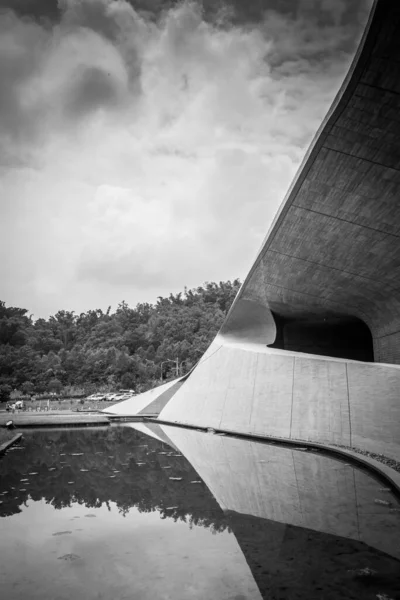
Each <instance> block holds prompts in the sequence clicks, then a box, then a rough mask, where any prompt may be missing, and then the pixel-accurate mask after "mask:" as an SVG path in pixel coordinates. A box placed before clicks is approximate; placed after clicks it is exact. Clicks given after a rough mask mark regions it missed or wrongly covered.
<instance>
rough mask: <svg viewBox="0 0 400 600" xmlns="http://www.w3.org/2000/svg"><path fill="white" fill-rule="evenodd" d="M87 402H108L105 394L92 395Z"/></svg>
mask: <svg viewBox="0 0 400 600" xmlns="http://www.w3.org/2000/svg"><path fill="white" fill-rule="evenodd" d="M86 400H92V401H97V400H106V394H103V393H97V394H91V395H90V396H88V397H87V398H86Z"/></svg>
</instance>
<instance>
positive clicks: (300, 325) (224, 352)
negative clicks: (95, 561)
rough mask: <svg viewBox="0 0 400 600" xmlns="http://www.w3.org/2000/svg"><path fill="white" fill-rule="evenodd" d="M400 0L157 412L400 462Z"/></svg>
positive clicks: (376, 21)
mask: <svg viewBox="0 0 400 600" xmlns="http://www.w3.org/2000/svg"><path fill="white" fill-rule="evenodd" d="M399 32H400V5H399V4H398V3H396V2H393V1H392V0H376V1H375V3H374V5H373V7H372V10H371V14H370V18H369V21H368V24H367V27H366V30H365V33H364V36H363V39H362V41H361V44H360V47H359V49H358V51H357V54H356V56H355V59H354V61H353V64H352V66H351V68H350V71H349V73H348V75H347V77H346V79H345V81H344V83H343V85H342V87H341V89H340V91H339V93H338V95H337V97H336V98H335V100H334V102H333V105H332V107H331V109H330V110H329V112H328V114H327V116H326V118H325V120H324V122H323V123H322V125H321V127H320V129H319V131H318V132H317V134H316V136H315V138H314V140H313V142H312V144H311V146H310V148H309V150H308V152H307V154H306V156H305V158H304V160H303V163H302V165H301V167H300V169H299V171H298V173H297V175H296V177H295V179H294V181H293V183H292V185H291V186H290V189H289V191H288V193H287V195H286V197H285V199H284V201H283V204H282V206H281V208H280V210H279V212H278V214H277V216H276V218H275V220H274V223H273V224H272V226H271V228H270V231H269V232H268V234H267V237H266V239H265V241H264V243H263V245H262V248H261V251H260V252H259V254H258V256H257V259H256V261H255V263H254V265H253V267H252V269H251V270H250V273H249V274H248V276H247V278H246V280H245V282H244V284H243V286H242V288H241V290H240V292H239V294H238V296H237V298H236V300H235V302H234V303H233V305H232V308H231V310H230V312H229V314H228V316H227V319H226V321H225V323H224V325H223V327H222V329H221V331H220V333H219V334H218V336H217V338H216V339H215V341H214V342H213V344H212V345H211V347H210V348H209V350H208V351H207V352H206V354H205V355H204V357H203V358H202V360H201V361H200V363H199V364H198V365H197V367H196V368H195V369H194V371H193V372H192V373H191V374H190V375H189V377H187V379H186V381H185V382H184V383H183V384H182V385H181V386H180V387H179V388H176V391H175V393H174V394H173V395H171V397H170V398H168V402H167V403H166V404H165V407H164V408H163V410H162V411H161V414H160V419H162V420H165V421H171V422H179V423H182V424H189V425H195V426H196V425H200V426H205V427H214V428H216V429H217V428H218V429H225V430H231V431H237V432H243V433H252V434H257V435H275V436H281V437H285V438H292V439H306V440H315V441H319V442H327V443H337V444H342V445H348V446H354V447H360V448H362V449H364V450H369V451H372V452H378V453H383V454H386V455H388V456H391V457H394V458H400V426H399V425H400V201H399V199H400V36H399Z"/></svg>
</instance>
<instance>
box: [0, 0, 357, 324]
mask: <svg viewBox="0 0 400 600" xmlns="http://www.w3.org/2000/svg"><path fill="white" fill-rule="evenodd" d="M261 4H262V3H257V2H254V3H247V4H246V6H248V5H251V6H252V8H253V10H252V11H251V10H248V9H247V8H245V4H243V3H240V2H238V1H237V2H231V3H230V4H229V5H224V6H225V9H224V8H223V5H222V4H221V5H218V4H216V3H214V4H212V3H210V4H208V3H206V2H204V3H203V7H201V6H200V5H199V4H197V3H195V2H181V3H177V4H174V5H172V3H171V5H170V6H168V5H166V4H165V3H160V2H155V1H154V2H151V3H150V2H147V3H145V2H144V1H142V2H140V3H139V2H136V3H135V2H126V1H125V0H116V1H112V0H79V1H78V0H62V1H60V2H59V9H58V13H57V15H55V14H54V13H52V14H51V19H50V17H49V18H47V19H46V18H45V16H46V15H42V16H41V17H40V19H38V18H37V16H35V15H31V17H30V18H28V17H27V15H26V10H27V9H26V5H24V6H25V9H26V10H25V13H24V16H23V17H21V14H18V15H17V14H16V13H15V12H12V11H10V10H7V11H3V12H0V77H2V81H3V82H5V84H6V85H2V86H1V89H0V111H1V113H0V117H1V118H0V172H1V190H0V191H1V198H2V201H1V206H0V210H1V214H0V217H1V219H0V233H2V236H1V240H2V244H3V245H4V247H3V251H8V252H9V253H10V254H11V260H10V262H9V263H8V264H7V265H4V264H3V265H2V266H0V279H1V280H2V281H3V289H2V296H3V297H4V299H5V300H6V301H9V302H13V303H15V304H19V305H26V306H27V307H29V308H30V309H33V311H34V312H35V314H37V315H42V314H48V312H55V311H56V310H58V309H59V308H69V309H75V310H77V311H79V310H84V309H88V308H91V307H93V306H98V305H99V304H101V303H102V304H103V305H104V306H107V305H108V304H116V303H117V302H118V301H119V300H121V298H122V297H124V298H125V299H126V300H128V301H130V302H132V303H135V302H137V301H143V300H150V301H152V300H154V298H155V297H156V296H157V295H159V294H163V293H165V294H166V293H169V292H170V291H175V290H180V289H182V288H183V286H184V285H188V286H189V287H190V286H194V285H197V284H199V283H201V282H202V281H204V280H213V279H214V280H215V279H217V280H219V279H226V278H233V277H236V276H241V277H243V276H244V275H245V274H246V271H247V269H248V268H249V267H250V265H251V262H252V260H253V259H254V257H255V254H256V251H257V249H258V247H259V245H260V243H261V241H262V239H263V237H264V235H265V233H266V231H267V229H268V226H269V224H270V222H271V220H272V218H273V215H274V213H275V211H276V209H277V207H278V206H279V204H280V202H281V200H282V198H283V196H284V193H285V191H286V189H287V187H288V185H289V183H290V181H291V179H292V177H293V175H294V173H295V170H296V168H297V166H298V165H299V163H300V160H301V158H302V156H303V154H304V151H305V149H306V147H307V144H308V143H309V142H310V140H311V138H312V136H313V134H314V133H315V131H316V129H317V128H318V126H319V124H320V122H321V120H322V118H323V116H324V114H325V112H326V110H327V109H328V107H329V104H330V102H331V101H332V99H333V97H334V95H335V93H336V91H337V89H338V88H339V85H340V83H341V81H342V79H343V77H344V75H345V72H346V70H347V67H348V66H349V63H350V60H351V58H352V55H353V54H354V52H355V43H356V41H357V38H359V37H360V36H361V32H362V25H363V23H364V22H365V20H366V17H367V11H366V8H367V6H368V2H365V3H362V2H361V1H360V2H354V3H351V4H352V6H351V9H350V8H349V6H348V3H343V2H340V1H338V2H335V3H333V2H329V1H328V0H321V1H318V2H316V0H313V1H311V0H303V1H302V2H301V3H297V2H287V3H286V4H285V5H284V6H285V7H286V8H285V10H283V11H282V10H281V11H280V12H278V11H277V7H278V5H282V3H276V5H275V4H274V3H273V2H271V3H269V4H268V6H269V10H268V11H264V10H263V11H261V12H260V10H259V7H260V6H261ZM21 6H22V4H21ZM213 7H214V8H213ZM257 7H258V8H257ZM4 282H6V283H4Z"/></svg>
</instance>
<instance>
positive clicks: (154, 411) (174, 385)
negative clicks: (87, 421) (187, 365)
mask: <svg viewBox="0 0 400 600" xmlns="http://www.w3.org/2000/svg"><path fill="white" fill-rule="evenodd" d="M182 381H183V378H180V379H174V380H173V381H168V383H164V384H162V385H159V386H158V387H156V388H153V389H151V390H148V391H147V392H143V394H138V395H137V396H132V398H129V399H128V400H123V401H122V402H118V404H114V405H113V406H109V407H108V408H105V409H104V410H103V411H102V412H103V413H106V414H109V415H129V416H133V415H158V414H159V412H160V410H161V409H162V408H163V407H164V406H165V405H166V404H167V402H168V401H169V399H170V398H171V397H172V396H173V395H174V393H175V392H176V390H178V389H179V387H180V386H181V384H182Z"/></svg>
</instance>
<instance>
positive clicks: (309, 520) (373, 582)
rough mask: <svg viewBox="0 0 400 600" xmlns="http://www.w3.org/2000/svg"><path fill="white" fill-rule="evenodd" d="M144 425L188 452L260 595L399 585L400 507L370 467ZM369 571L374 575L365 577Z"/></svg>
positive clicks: (326, 594) (328, 593)
mask: <svg viewBox="0 0 400 600" xmlns="http://www.w3.org/2000/svg"><path fill="white" fill-rule="evenodd" d="M146 427H147V433H148V434H149V435H153V436H159V437H160V438H162V439H163V441H167V439H168V440H169V443H171V445H173V447H174V448H176V449H178V450H179V451H180V452H182V454H183V455H184V456H185V458H186V459H187V460H188V461H189V462H190V463H191V464H192V466H193V467H194V468H195V470H196V471H197V473H198V474H199V476H200V477H201V478H202V479H203V481H204V482H205V483H206V485H207V486H208V487H209V489H210V490H211V492H212V494H213V495H214V497H215V498H216V500H217V501H218V503H219V505H220V506H221V508H222V509H223V510H224V512H225V514H226V515H227V516H229V522H230V526H231V528H232V531H233V533H234V534H235V536H236V539H237V540H238V543H239V545H240V547H241V550H242V552H243V554H244V556H245V558H246V561H247V562H248V564H249V566H250V568H251V570H252V573H253V576H254V578H255V580H256V582H257V584H258V586H259V588H260V591H261V592H262V594H263V597H268V598H269V597H270V598H291V597H297V598H313V597H316V598H317V597H318V598H322V597H323V598H337V597H343V596H342V595H341V594H343V589H345V588H347V589H348V591H349V594H350V595H349V597H351V591H350V590H351V588H352V585H353V584H354V582H355V580H357V585H360V581H361V582H362V587H364V585H365V586H366V589H365V598H369V597H371V598H372V597H374V598H375V597H376V593H379V592H380V591H382V586H383V587H384V588H385V590H386V593H388V592H390V593H397V592H398V591H399V590H400V562H399V558H400V537H399V532H400V512H399V503H398V501H397V499H396V497H395V496H394V495H393V494H392V493H391V492H390V491H389V490H388V489H387V488H385V487H384V484H382V483H381V482H379V481H378V480H376V479H374V478H372V477H371V476H370V475H369V474H368V473H366V472H364V471H362V470H359V469H357V468H355V467H354V466H352V465H350V464H348V463H345V462H344V461H340V460H336V459H332V458H329V457H328V456H325V455H322V454H319V453H313V452H307V451H300V450H292V449H290V448H288V447H283V446H277V445H267V444H264V443H261V442H256V441H248V440H242V439H237V438H232V437H226V436H220V435H210V434H206V433H203V432H199V431H196V430H189V429H183V428H178V427H171V426H165V425H162V426H161V425H155V424H148V425H147V426H146ZM143 431H145V430H143ZM365 567H368V568H370V569H373V570H375V571H376V574H375V575H374V576H364V577H362V576H360V575H359V574H358V573H357V572H358V570H359V569H362V568H365ZM357 593H360V592H359V588H358V592H357ZM321 594H322V595H321ZM371 594H372V595H371ZM389 596H390V594H389ZM356 597H357V596H356Z"/></svg>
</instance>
